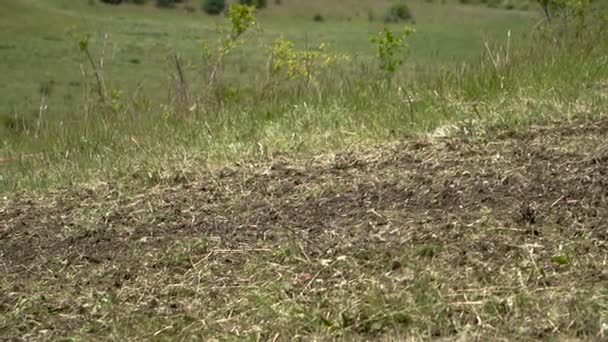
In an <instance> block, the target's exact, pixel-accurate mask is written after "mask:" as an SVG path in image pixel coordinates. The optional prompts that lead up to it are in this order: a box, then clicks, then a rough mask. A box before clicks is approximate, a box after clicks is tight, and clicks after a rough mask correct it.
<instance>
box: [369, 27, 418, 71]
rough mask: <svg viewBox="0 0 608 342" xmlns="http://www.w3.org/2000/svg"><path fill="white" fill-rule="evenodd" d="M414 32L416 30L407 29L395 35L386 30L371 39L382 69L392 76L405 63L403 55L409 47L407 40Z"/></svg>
mask: <svg viewBox="0 0 608 342" xmlns="http://www.w3.org/2000/svg"><path fill="white" fill-rule="evenodd" d="M413 32H414V29H412V28H410V27H405V29H404V30H403V32H401V33H400V34H395V33H393V31H391V30H389V29H387V28H384V30H382V31H380V32H379V33H378V34H377V36H376V37H373V38H371V39H370V41H371V43H372V44H374V45H375V46H376V53H377V56H378V60H379V62H380V69H381V70H383V71H385V72H387V73H388V74H390V75H392V74H394V73H395V71H396V70H397V67H398V66H400V65H401V64H402V63H403V59H402V54H403V51H404V50H405V48H406V47H407V44H406V39H407V37H409V36H410V35H411V34H412V33H413Z"/></svg>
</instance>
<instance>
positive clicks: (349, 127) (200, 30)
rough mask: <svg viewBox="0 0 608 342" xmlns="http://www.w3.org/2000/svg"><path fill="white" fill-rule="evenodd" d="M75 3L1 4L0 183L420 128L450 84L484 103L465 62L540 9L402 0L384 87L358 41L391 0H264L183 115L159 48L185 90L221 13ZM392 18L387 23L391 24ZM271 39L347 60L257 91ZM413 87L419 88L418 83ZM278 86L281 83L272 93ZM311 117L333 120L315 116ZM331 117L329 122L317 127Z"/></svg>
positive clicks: (208, 159)
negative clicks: (211, 82) (307, 80)
mask: <svg viewBox="0 0 608 342" xmlns="http://www.w3.org/2000/svg"><path fill="white" fill-rule="evenodd" d="M88 3H89V2H87V1H79V2H73V1H65V0H64V1H61V0H53V1H37V0H30V1H24V0H21V1H17V0H12V1H9V2H6V3H5V4H3V5H2V6H3V11H2V14H0V15H1V16H2V21H1V22H2V24H1V25H2V30H1V31H0V41H2V42H3V43H2V49H3V54H2V56H3V57H2V58H3V63H2V64H0V72H1V73H2V75H3V78H4V80H5V82H3V84H2V87H3V88H2V94H3V95H2V96H3V97H4V98H3V100H2V101H0V118H1V121H0V122H2V125H0V129H1V130H2V132H3V133H2V134H3V137H4V138H3V142H2V145H1V146H0V155H1V156H2V158H17V159H19V160H18V161H17V162H16V163H10V165H8V166H6V165H3V166H2V167H3V169H4V170H5V171H4V176H3V177H2V180H0V184H1V186H2V188H4V189H13V188H15V187H21V186H28V187H31V186H33V187H38V186H47V185H53V184H66V182H67V183H71V182H73V181H78V182H80V181H86V180H91V179H96V178H97V179H99V177H101V178H104V177H106V176H110V177H123V176H126V175H128V174H130V173H133V172H139V171H138V170H142V171H143V170H145V171H143V172H148V171H150V170H149V169H150V168H153V169H156V168H158V167H161V165H165V166H162V168H163V169H164V168H165V167H166V166H169V165H170V167H171V168H174V167H179V166H178V165H177V161H176V160H175V159H177V160H180V161H183V160H188V161H189V162H188V163H190V162H192V163H195V164H199V165H200V164H202V165H209V164H212V165H213V164H217V163H218V162H219V163H220V164H221V163H223V162H224V161H226V160H234V159H235V158H237V159H238V158H241V157H255V158H265V157H267V156H268V155H269V154H270V155H272V154H274V153H281V152H290V153H292V152H293V153H300V152H305V151H314V150H316V151H318V152H320V151H326V150H328V149H332V148H336V147H340V146H347V145H349V144H351V143H352V142H355V141H356V142H362V141H367V140H370V139H371V140H372V141H386V140H391V139H393V138H394V137H397V136H400V135H402V134H404V133H405V132H411V131H412V129H414V130H416V129H419V128H422V129H431V128H432V127H434V126H436V125H437V124H439V123H440V122H441V121H443V120H444V117H445V116H450V117H451V116H461V114H460V112H462V111H463V110H452V109H450V108H449V107H450V106H452V105H456V104H458V103H462V102H463V101H465V102H468V101H469V100H471V99H466V98H460V97H461V96H462V95H463V94H464V93H463V92H469V94H468V95H466V96H475V97H480V99H479V100H480V101H485V100H484V99H483V97H485V96H487V95H489V93H488V92H486V90H488V89H485V85H483V84H476V82H477V78H478V77H480V76H479V75H478V74H479V72H477V71H474V69H478V68H488V64H489V62H490V59H488V58H487V57H483V55H484V54H487V51H488V49H487V48H491V49H494V48H498V46H499V45H500V46H502V47H501V49H503V50H504V48H505V47H507V46H509V49H514V48H515V47H524V46H527V45H529V44H531V41H530V38H529V34H528V31H529V30H530V27H531V26H532V25H533V24H534V23H536V22H537V21H538V18H537V17H535V15H534V13H533V12H517V11H503V10H496V9H486V8H483V7H474V6H460V5H458V4H454V3H448V4H445V5H442V4H437V3H428V2H425V1H420V2H411V5H410V7H411V9H412V11H413V13H414V16H415V20H416V23H415V25H414V26H415V28H416V30H417V32H416V34H414V35H412V36H411V38H410V39H409V40H408V44H409V49H408V50H407V53H406V55H404V57H405V58H406V59H407V63H406V64H405V65H404V66H403V67H402V68H401V69H400V71H399V72H398V75H397V77H396V79H397V80H398V81H396V82H394V83H393V85H392V87H393V89H392V90H391V91H394V93H391V92H387V91H385V90H383V89H381V87H378V86H380V84H381V82H380V83H376V84H377V85H378V86H373V84H371V85H372V86H371V87H370V84H369V83H366V82H365V80H368V79H370V78H376V77H378V72H376V65H375V64H374V63H375V61H374V53H375V52H374V47H373V45H372V44H371V43H370V42H369V39H370V37H372V36H374V35H375V34H376V33H377V32H378V31H379V30H381V29H382V28H383V27H384V26H385V23H384V22H383V21H382V20H381V17H382V15H383V13H384V12H385V11H386V8H387V6H388V2H382V1H351V2H348V1H347V2H335V3H332V5H323V4H325V2H321V1H318V2H314V1H313V2H304V1H286V2H284V3H283V4H282V5H280V6H274V5H271V6H270V7H269V8H268V9H266V10H264V11H261V12H260V14H259V18H258V25H257V28H256V29H255V30H254V31H252V32H249V33H247V34H246V35H245V36H244V37H243V39H242V44H241V45H240V46H239V47H238V48H236V49H235V50H234V51H233V53H232V54H231V55H230V56H229V57H228V59H227V61H226V63H225V67H224V68H223V74H222V80H221V82H220V84H218V86H217V87H215V88H214V89H213V94H212V96H213V97H215V100H213V102H214V104H207V105H205V106H198V107H196V110H195V111H194V113H191V114H188V115H187V116H188V117H189V120H182V116H183V115H182V114H181V113H180V114H178V113H176V111H178V109H175V108H172V107H171V106H172V102H173V101H174V100H175V94H173V95H172V94H171V91H174V90H175V89H174V88H175V80H174V79H175V77H176V68H175V65H174V64H173V62H172V57H173V56H175V55H179V56H180V60H181V61H182V62H181V63H182V65H183V68H184V69H185V73H186V77H187V78H188V81H189V82H190V83H193V84H191V85H190V87H191V88H192V89H191V90H190V91H191V92H192V94H193V95H194V96H199V95H200V94H201V93H204V92H205V90H204V86H203V85H202V83H201V82H202V81H201V79H202V78H203V76H201V75H202V74H201V70H203V71H205V70H204V68H203V67H204V66H205V65H206V63H205V60H204V59H203V58H202V57H201V55H202V48H201V46H202V44H203V43H205V44H207V45H209V46H211V48H213V47H214V45H215V44H216V43H217V40H218V38H219V37H220V33H219V32H218V30H219V31H221V30H225V29H226V27H227V26H228V25H227V23H226V19H225V18H221V17H219V18H218V17H210V16H206V15H204V14H203V13H202V12H201V11H198V12H196V13H187V12H185V11H180V10H161V9H157V8H155V7H154V6H144V7H141V6H135V5H125V6H109V5H101V4H97V5H94V6H91V5H89V4H88ZM315 13H322V15H324V16H325V21H324V22H314V21H313V20H312V17H313V15H314V14H315ZM370 14H371V15H370ZM370 17H371V18H370ZM370 19H371V20H370ZM401 25H402V24H390V25H388V27H389V28H391V29H393V30H398V29H399V28H400V27H401ZM508 32H510V33H511V36H510V38H509V39H508V38H507V33H508ZM85 36H90V47H91V54H92V56H93V58H94V60H95V63H96V64H98V65H99V69H100V70H101V72H102V74H103V77H104V78H105V81H106V83H107V88H108V93H109V94H110V95H111V96H112V98H113V100H114V101H115V102H116V105H117V106H119V107H120V110H119V112H120V113H119V114H118V115H117V116H118V117H116V115H114V116H108V113H104V110H100V109H99V108H97V107H95V106H96V95H95V92H94V88H95V86H96V85H95V81H94V77H93V75H92V71H91V68H90V66H89V64H88V61H87V59H86V58H85V57H84V56H83V54H82V53H80V52H79V51H78V41H79V40H81V39H82V37H85ZM278 37H283V38H284V39H288V40H292V41H293V42H294V43H295V44H296V47H298V48H299V49H306V48H307V47H308V48H310V47H314V46H318V44H321V43H326V44H328V46H329V48H328V49H329V51H331V52H335V53H343V54H346V55H348V56H349V57H350V58H351V59H350V61H349V62H348V63H342V65H341V66H340V67H339V68H336V72H332V73H330V74H325V75H323V76H324V77H325V78H326V80H323V81H321V84H320V86H319V87H316V88H315V89H314V90H311V89H307V90H305V91H304V92H299V91H298V92H296V93H294V92H293V91H290V90H287V89H290V87H291V88H293V84H291V85H289V86H287V85H286V86H284V87H279V88H275V89H274V90H271V91H267V92H266V93H265V94H260V91H263V90H261V87H263V86H264V85H263V83H264V82H265V80H266V78H267V64H266V63H267V61H268V58H269V50H270V45H271V43H272V42H274V41H275V39H277V38H278ZM485 43H487V47H486V46H484V45H485ZM497 51H498V50H497ZM497 51H495V52H497ZM514 51H515V50H514ZM492 53H494V52H492ZM509 53H511V51H509ZM525 67H527V66H525V65H524V66H522V68H525ZM427 74H431V75H432V76H431V77H426V76H425V75H427ZM594 77H595V76H594ZM465 80H468V81H465ZM488 80H490V79H486V80H484V81H483V82H485V81H488ZM490 81H491V80H490ZM519 81H521V80H519V79H518V80H515V81H514V82H519ZM536 81H540V82H545V80H538V79H537V80H536ZM446 82H447V83H446ZM452 82H457V83H462V82H465V83H467V84H466V85H464V86H462V89H457V90H455V91H449V93H450V94H440V93H437V92H436V90H438V89H434V88H436V87H440V88H443V89H450V88H451V86H452ZM292 83H293V82H292ZM397 83H400V85H399V84H397ZM399 86H401V88H399ZM418 87H421V89H422V90H421V92H420V93H418V94H416V92H418V90H415V89H416V88H418ZM459 87H460V86H459ZM464 87H473V88H477V87H481V88H482V89H478V90H474V89H464ZM325 88H327V89H325ZM329 88H331V89H329ZM277 89H279V90H278V91H277ZM280 89H283V90H280ZM398 89H407V90H408V91H409V92H408V95H407V96H408V97H409V98H410V99H411V98H412V96H413V97H416V98H420V101H421V103H420V104H418V105H417V106H416V107H417V108H418V109H417V110H416V111H417V113H413V112H411V108H412V107H411V106H410V105H407V106H404V105H403V103H404V102H403V101H404V98H403V96H406V95H404V94H405V93H403V92H401V93H398ZM285 91H287V92H288V94H281V92H285ZM476 91H481V93H479V94H475V92H476ZM370 92H371V93H370ZM389 93H390V94H395V95H394V96H389ZM423 93H427V94H428V95H429V96H431V97H432V96H434V95H433V94H435V93H436V94H437V95H438V96H440V98H442V99H443V100H442V101H445V100H447V99H449V100H448V101H449V103H447V102H443V104H442V105H441V106H440V107H439V108H437V107H436V106H437V105H438V103H440V102H438V101H437V100H436V99H432V98H431V97H427V96H426V95H423ZM399 94H401V95H399ZM260 95H263V96H260ZM260 98H265V99H266V100H265V101H262V102H260V101H259V99H260ZM426 103H429V104H431V103H432V104H433V105H431V106H429V105H427V104H426ZM254 104H255V105H254ZM188 107H189V108H191V106H188ZM321 108H322V109H321ZM404 108H410V109H404ZM321 112H322V113H321ZM309 115H312V117H308V116H309ZM317 115H320V116H321V117H323V121H328V120H329V121H330V122H332V123H331V124H329V122H328V123H326V124H319V123H318V122H315V121H316V120H317ZM307 117H308V118H307ZM191 120H193V122H195V124H192V121H191ZM302 120H304V121H307V122H308V121H310V122H311V123H310V126H309V123H305V122H300V121H302ZM159 123H162V124H159ZM328 124H329V125H328ZM298 127H299V128H298ZM303 127H307V128H303ZM330 127H334V129H330V130H327V129H329V128H330ZM294 129H295V130H296V131H297V132H298V134H297V135H294V133H295V132H296V131H293V130H294ZM319 129H320V130H319ZM341 132H348V133H341ZM327 136H331V137H333V138H331V139H326V138H325V137H327ZM134 141H137V144H136V143H134ZM260 146H263V147H260ZM142 151H146V152H145V153H144V152H142ZM127 155H128V156H129V157H128V158H125V156H127ZM23 156H32V157H27V158H23ZM180 163H181V162H180Z"/></svg>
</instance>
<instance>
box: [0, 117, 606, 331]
mask: <svg viewBox="0 0 608 342" xmlns="http://www.w3.org/2000/svg"><path fill="white" fill-rule="evenodd" d="M606 128H608V124H607V122H606V121H605V120H604V121H600V122H599V123H598V122H579V123H577V124H559V125H553V126H539V127H532V128H530V129H529V130H527V131H525V132H523V131H520V132H512V131H504V130H500V129H491V128H484V129H478V130H476V131H475V132H476V133H475V134H473V135H469V136H463V135H456V136H453V137H450V138H445V139H432V140H429V139H416V140H409V141H403V142H400V143H396V144H392V145H380V146H376V147H367V148H359V149H353V150H352V151H351V152H345V153H341V154H337V155H325V156H321V157H317V158H312V159H306V160H290V159H284V160H281V159H277V160H274V161H273V162H270V163H261V164H259V163H258V164H254V165H247V164H244V165H241V166H234V167H227V168H223V169H220V170H217V171H214V172H211V173H207V172H201V173H200V174H177V175H172V176H171V177H164V176H158V177H156V178H154V177H152V178H147V179H145V180H134V182H132V183H129V184H127V185H125V184H122V185H112V184H106V185H102V186H98V187H96V188H91V189H87V188H79V189H72V190H60V191H57V192H54V193H44V194H42V195H33V194H28V193H19V194H14V195H10V196H9V197H7V198H5V199H4V200H3V201H2V204H1V206H0V222H2V224H1V225H0V253H1V255H2V258H1V259H0V260H1V263H0V268H2V269H3V272H4V274H5V275H6V276H5V277H2V278H1V279H0V333H1V335H2V336H4V337H5V338H7V339H23V340H32V339H43V340H44V339H60V338H76V339H114V340H125V339H142V338H146V339H157V340H174V339H186V340H189V339H197V338H205V339H233V338H249V339H253V340H275V341H279V340H291V339H293V338H294V337H298V338H300V339H310V338H314V339H321V340H331V339H348V340H369V339H380V340H423V339H431V338H432V339H448V340H449V339H463V340H488V339H491V340H505V341H506V340H515V339H516V340H538V339H550V340H572V339H574V340H579V339H580V340H594V339H596V340H601V339H603V338H606V334H607V333H608V330H607V329H608V326H607V325H608V288H607V287H606V283H607V281H608V273H606V260H607V258H608V246H607V245H606V238H607V237H608V236H607V235H606V230H605V226H606V224H607V222H608V216H606V213H608V210H607V209H608V208H607V206H608V201H607V199H606V192H605V189H606V184H607V183H606V182H608V178H606V177H607V174H606V173H605V169H606V160H607V158H606V150H605V149H602V148H601V146H599V145H598V143H597V142H598V141H602V140H603V139H605V138H606V132H608V130H607V129H606ZM485 131H487V132H491V136H495V137H494V138H490V135H486V134H484V132H485Z"/></svg>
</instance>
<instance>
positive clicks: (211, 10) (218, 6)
mask: <svg viewBox="0 0 608 342" xmlns="http://www.w3.org/2000/svg"><path fill="white" fill-rule="evenodd" d="M202 7H203V11H205V13H207V14H211V15H218V14H220V13H222V11H223V10H224V9H225V8H226V0H203V3H202Z"/></svg>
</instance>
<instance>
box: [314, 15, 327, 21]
mask: <svg viewBox="0 0 608 342" xmlns="http://www.w3.org/2000/svg"><path fill="white" fill-rule="evenodd" d="M312 20H313V21H316V22H322V21H324V20H325V19H323V16H322V15H321V13H317V14H315V15H314V16H313V17H312Z"/></svg>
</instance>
